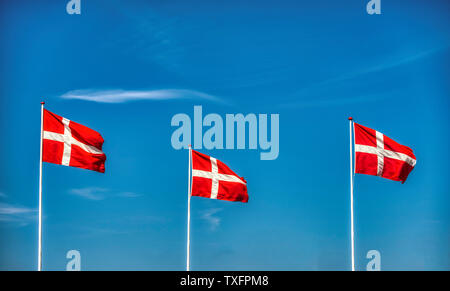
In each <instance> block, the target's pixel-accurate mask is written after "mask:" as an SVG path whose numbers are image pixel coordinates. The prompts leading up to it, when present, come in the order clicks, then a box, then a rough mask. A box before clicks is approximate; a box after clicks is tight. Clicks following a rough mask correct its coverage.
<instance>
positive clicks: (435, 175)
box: [0, 0, 450, 270]
mask: <svg viewBox="0 0 450 291" xmlns="http://www.w3.org/2000/svg"><path fill="white" fill-rule="evenodd" d="M67 2H68V1H65V0H60V1H54V0H47V1H45V0H42V1H31V0H29V1H27V0H20V1H8V3H6V1H3V2H2V3H1V4H0V23H1V26H0V27H1V28H0V39H1V43H2V45H1V46H0V96H1V97H0V108H1V109H0V113H1V114H0V116H1V117H0V129H1V131H2V136H3V138H2V142H1V143H0V157H1V161H2V163H1V164H0V172H1V176H0V269H1V270H34V269H36V265H37V219H36V217H37V212H36V211H37V208H38V166H39V123H40V110H39V106H40V105H39V102H40V101H41V100H43V99H45V101H46V108H47V109H49V110H50V111H52V112H55V113H57V114H59V115H62V116H64V117H66V118H69V119H71V120H74V121H77V122H79V123H82V124H84V125H86V126H89V127H91V128H93V129H95V130H97V131H99V132H100V133H101V134H102V135H103V137H104V139H105V144H104V151H105V153H106V154H107V162H106V173H105V174H99V173H95V172H91V171H87V170H82V169H77V168H69V167H63V166H58V165H52V164H44V186H43V187H44V188H43V189H44V240H43V242H44V269H45V270H64V269H65V265H66V263H67V261H68V260H67V259H66V258H65V256H66V253H67V252H68V251H69V250H72V249H75V250H79V251H80V252H81V258H82V269H83V270H183V269H184V268H185V256H186V252H185V244H186V212H187V201H186V198H187V197H186V196H187V193H186V188H187V152H186V151H183V150H180V151H177V150H174V149H173V148H172V146H171V143H170V138H171V135H172V132H173V130H174V128H172V127H171V126H170V120H171V118H172V116H173V115H175V114H177V113H186V114H188V115H190V116H191V117H192V115H193V107H194V105H202V106H203V111H204V114H208V113H217V114H220V115H221V116H222V117H225V114H227V113H231V114H235V113H244V114H247V113H255V114H263V113H264V114H271V113H275V114H280V154H279V157H278V159H276V160H273V161H261V160H260V159H259V153H260V152H259V151H257V150H212V151H207V150H203V151H202V152H204V153H206V154H209V155H212V156H214V157H216V158H218V159H220V160H222V161H224V162H225V163H227V164H228V165H229V166H230V167H231V168H232V169H233V170H234V171H236V172H237V173H238V174H240V175H242V176H245V178H246V180H247V181H248V189H249V195H250V201H249V203H248V204H243V203H231V202H225V201H213V200H209V199H203V198H198V197H194V198H193V199H192V233H191V237H192V249H191V258H192V260H191V267H192V269H193V270H348V269H350V242H349V238H350V233H349V231H350V218H349V216H350V212H349V210H350V209H349V207H350V202H349V177H348V158H349V157H348V146H349V145H348V121H347V117H348V116H353V117H354V118H355V119H356V121H357V122H359V123H361V124H363V125H366V126H368V127H371V128H374V129H377V130H379V131H381V132H383V133H385V134H386V135H388V136H390V137H392V138H393V139H395V140H396V141H398V142H400V143H402V144H405V145H407V146H410V147H411V148H413V150H414V152H415V155H416V157H417V159H418V162H417V166H416V168H415V169H414V170H413V172H412V173H411V175H410V176H409V178H408V181H407V182H406V183H405V184H403V185H402V184H401V183H398V182H393V181H389V180H384V179H380V178H378V177H373V176H364V175H358V176H356V179H355V217H356V222H355V223H356V226H355V227H356V228H355V230H356V267H357V269H365V266H366V264H367V262H368V260H367V259H366V258H365V256H366V253H367V252H368V251H369V250H372V249H375V250H379V251H380V252H381V264H382V266H381V267H382V269H384V270H405V269H406V270H423V269H425V270H448V269H449V268H450V254H449V245H450V241H449V240H450V237H449V230H450V209H449V205H450V201H449V200H450V198H449V181H448V177H449V170H448V161H449V154H448V148H449V124H450V122H449V121H450V120H449V119H450V118H449V115H448V113H449V112H448V110H449V73H450V71H449V57H450V48H449V46H450V38H449V32H450V31H449V30H450V25H449V24H450V23H449V22H450V20H449V19H450V18H449V14H448V13H449V5H448V3H447V2H446V1H439V0H430V1H415V0H411V1H407V2H406V1H400V0H390V1H385V0H384V1H383V0H382V15H372V16H370V15H368V14H367V13H366V11H365V5H366V1H348V2H347V1H331V0H318V1H258V2H257V4H256V2H249V1H226V2H224V3H217V1H189V3H188V1H138V0H133V1H117V0H112V1H98V0H89V1H82V14H81V15H68V14H67V13H66V12H65V6H66V3H67ZM222 2H223V1H222ZM350 2H351V3H350ZM80 90H81V91H80ZM105 91H109V93H108V94H107V95H106V96H110V97H111V91H113V92H114V94H115V95H114V96H113V97H114V98H115V99H114V102H112V100H111V98H109V99H108V98H105ZM136 95H138V96H141V99H145V100H132V99H133V98H131V96H136ZM77 96H78V97H77ZM80 96H84V97H80ZM93 96H94V97H95V98H94V97H93ZM69 97H72V98H69ZM77 98H78V99H77ZM81 99H83V100H81ZM86 99H88V100H86ZM89 99H90V100H89ZM105 101H107V102H105Z"/></svg>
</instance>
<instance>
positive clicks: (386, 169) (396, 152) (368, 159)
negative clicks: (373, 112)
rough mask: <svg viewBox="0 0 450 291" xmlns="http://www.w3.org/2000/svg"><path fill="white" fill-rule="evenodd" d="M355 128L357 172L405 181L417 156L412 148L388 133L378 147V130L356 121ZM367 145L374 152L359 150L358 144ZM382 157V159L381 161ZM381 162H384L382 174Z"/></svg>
mask: <svg viewBox="0 0 450 291" xmlns="http://www.w3.org/2000/svg"><path fill="white" fill-rule="evenodd" d="M354 129H355V158H356V160H355V172H356V173H358V174H366V175H373V176H380V177H383V178H386V179H390V180H394V181H401V182H402V183H404V182H405V181H406V179H407V178H408V175H409V173H411V171H412V170H413V168H414V166H415V163H416V157H415V156H414V153H413V151H412V149H411V148H409V147H407V146H404V145H401V144H399V143H397V142H395V141H394V140H392V139H391V138H389V137H387V136H386V135H384V134H382V133H379V136H382V143H381V144H379V145H378V146H380V145H381V148H380V149H377V138H376V136H377V134H376V133H377V132H376V131H375V130H374V129H371V128H368V127H365V126H363V125H360V124H357V123H354ZM379 143H380V142H379ZM359 145H362V146H367V147H366V148H368V149H369V150H370V149H372V150H373V151H375V152H373V153H368V152H364V150H362V151H359V150H358V148H359V147H358V146H359ZM379 159H380V161H379ZM379 162H381V163H382V170H381V174H380V170H379Z"/></svg>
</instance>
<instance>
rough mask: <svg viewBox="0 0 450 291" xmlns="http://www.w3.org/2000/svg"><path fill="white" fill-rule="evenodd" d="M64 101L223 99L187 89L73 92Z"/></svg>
mask: <svg viewBox="0 0 450 291" xmlns="http://www.w3.org/2000/svg"><path fill="white" fill-rule="evenodd" d="M61 98H64V99H79V100H85V101H92V102H101V103H123V102H128V101H138V100H176V99H201V100H209V101H214V102H222V101H221V99H219V98H217V97H215V96H213V95H209V94H206V93H203V92H199V91H194V90H186V89H163V90H122V89H117V90H94V89H88V90H73V91H69V92H67V93H65V94H63V95H61Z"/></svg>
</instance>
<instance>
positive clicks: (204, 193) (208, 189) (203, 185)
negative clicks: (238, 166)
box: [192, 150, 248, 203]
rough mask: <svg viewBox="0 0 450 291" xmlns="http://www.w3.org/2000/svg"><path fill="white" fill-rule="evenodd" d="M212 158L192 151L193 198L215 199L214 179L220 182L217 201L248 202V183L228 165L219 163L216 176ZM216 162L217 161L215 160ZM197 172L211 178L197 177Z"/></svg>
mask: <svg viewBox="0 0 450 291" xmlns="http://www.w3.org/2000/svg"><path fill="white" fill-rule="evenodd" d="M212 159H214V158H211V157H210V156H207V155H205V154H202V153H200V152H197V151H194V150H192V170H193V171H192V196H200V197H205V198H214V197H213V196H214V194H213V178H212V176H215V177H216V178H214V179H216V181H217V182H218V187H217V188H216V189H217V190H216V191H217V193H216V194H217V197H216V198H215V199H219V200H227V201H238V202H245V203H246V202H248V192H247V182H246V181H245V179H244V178H242V177H239V176H238V175H237V174H236V173H234V172H233V171H232V170H231V169H230V168H229V167H228V166H227V165H225V164H224V163H222V162H221V161H219V160H216V161H217V168H216V169H217V172H216V173H215V174H214V173H213V172H212V171H213V166H212V165H213V164H212V163H213V162H212ZM214 160H215V159H214ZM196 170H198V171H201V172H203V173H205V175H209V176H211V177H199V176H196V174H195V173H196ZM223 179H234V180H236V182H235V181H224V180H223Z"/></svg>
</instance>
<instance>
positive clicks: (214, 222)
mask: <svg viewBox="0 0 450 291" xmlns="http://www.w3.org/2000/svg"><path fill="white" fill-rule="evenodd" d="M221 210H222V209H221V208H211V209H208V210H206V211H203V212H202V215H201V218H202V219H203V220H205V221H206V222H207V223H208V224H209V227H210V229H211V230H212V231H214V230H216V229H217V227H218V226H219V225H220V221H221V219H220V218H219V217H216V216H214V215H215V214H217V213H218V212H220V211H221Z"/></svg>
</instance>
